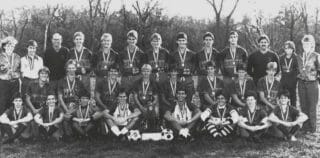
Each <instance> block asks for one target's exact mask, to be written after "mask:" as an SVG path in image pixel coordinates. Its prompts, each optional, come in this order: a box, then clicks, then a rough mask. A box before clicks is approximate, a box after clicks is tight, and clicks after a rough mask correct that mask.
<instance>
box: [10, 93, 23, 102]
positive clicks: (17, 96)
mask: <svg viewBox="0 0 320 158" xmlns="http://www.w3.org/2000/svg"><path fill="white" fill-rule="evenodd" d="M18 98H20V99H22V94H21V93H20V92H16V93H14V94H13V95H12V101H13V100H14V99H18Z"/></svg>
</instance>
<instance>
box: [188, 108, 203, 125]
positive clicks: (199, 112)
mask: <svg viewBox="0 0 320 158" xmlns="http://www.w3.org/2000/svg"><path fill="white" fill-rule="evenodd" d="M200 115H201V111H200V110H199V109H196V110H195V114H194V115H193V116H192V118H191V119H190V120H188V122H189V123H193V122H195V121H196V120H198V119H199V118H200Z"/></svg>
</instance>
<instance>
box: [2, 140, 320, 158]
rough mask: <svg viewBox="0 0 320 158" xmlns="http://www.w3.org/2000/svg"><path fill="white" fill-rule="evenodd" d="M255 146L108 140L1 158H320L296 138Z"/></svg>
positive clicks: (31, 147)
mask: <svg viewBox="0 0 320 158" xmlns="http://www.w3.org/2000/svg"><path fill="white" fill-rule="evenodd" d="M263 140H264V143H261V144H257V143H253V142H248V141H245V140H243V139H238V138H237V139H235V140H234V141H232V143H231V142H223V141H221V140H219V141H212V140H208V139H206V138H202V139H198V140H196V141H194V142H192V143H189V144H185V143H183V142H174V141H173V142H116V141H108V140H95V141H77V142H74V143H65V142H37V143H32V144H24V143H15V144H11V145H1V147H0V157H1V158H3V157H6V158H16V157H17V158H18V157H30V158H38V157H39V158H41V157H43V158H51V157H68V158H69V157H77V158H100V157H111V158H112V157H125V158H127V157H130V158H135V157H137V158H140V157H147V158H153V157H187V158H188V157H190V158H194V157H199V158H202V157H224V158H225V157H252V158H253V157H259V158H260V157H299V158H300V157H308V158H309V157H314V158H318V157H320V150H319V149H320V142H317V140H315V139H307V138H306V137H301V136H300V137H299V141H297V142H288V141H279V140H276V139H274V138H265V139H263Z"/></svg>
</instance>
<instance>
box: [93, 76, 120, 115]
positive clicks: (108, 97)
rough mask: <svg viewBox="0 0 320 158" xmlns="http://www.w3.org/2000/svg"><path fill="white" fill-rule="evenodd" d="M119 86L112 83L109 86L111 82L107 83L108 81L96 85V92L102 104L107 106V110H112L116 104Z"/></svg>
mask: <svg viewBox="0 0 320 158" xmlns="http://www.w3.org/2000/svg"><path fill="white" fill-rule="evenodd" d="M119 88H120V85H119V83H118V82H116V81H115V82H114V83H113V84H111V82H109V81H108V79H104V80H101V81H100V82H99V83H97V85H96V91H97V92H99V93H100V98H101V101H102V102H103V104H105V105H107V106H108V109H109V110H110V108H111V109H112V107H109V106H113V105H116V103H117V94H118V92H119Z"/></svg>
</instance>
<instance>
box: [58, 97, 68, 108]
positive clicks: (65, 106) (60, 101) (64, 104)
mask: <svg viewBox="0 0 320 158" xmlns="http://www.w3.org/2000/svg"><path fill="white" fill-rule="evenodd" d="M58 101H59V103H60V105H61V106H62V108H63V110H65V111H68V108H67V105H66V103H65V102H64V100H63V96H62V94H61V93H59V94H58Z"/></svg>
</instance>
